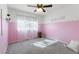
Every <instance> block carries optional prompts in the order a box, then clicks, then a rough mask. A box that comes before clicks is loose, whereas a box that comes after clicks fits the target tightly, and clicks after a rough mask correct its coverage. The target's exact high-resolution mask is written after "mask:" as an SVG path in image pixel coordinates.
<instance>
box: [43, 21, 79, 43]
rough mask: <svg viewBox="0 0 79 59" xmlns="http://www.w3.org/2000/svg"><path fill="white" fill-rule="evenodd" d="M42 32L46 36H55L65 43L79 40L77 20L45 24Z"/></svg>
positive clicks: (78, 22)
mask: <svg viewBox="0 0 79 59" xmlns="http://www.w3.org/2000/svg"><path fill="white" fill-rule="evenodd" d="M44 32H45V35H46V37H49V38H51V37H52V38H57V39H59V40H61V41H64V42H65V43H68V42H69V41H70V40H79V21H71V22H60V23H49V24H45V25H44Z"/></svg>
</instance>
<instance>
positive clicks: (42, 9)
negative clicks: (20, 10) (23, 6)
mask: <svg viewBox="0 0 79 59" xmlns="http://www.w3.org/2000/svg"><path fill="white" fill-rule="evenodd" d="M27 6H28V7H35V8H36V9H35V10H34V12H38V11H43V12H46V10H45V9H44V8H49V7H52V4H48V5H44V4H36V5H27Z"/></svg>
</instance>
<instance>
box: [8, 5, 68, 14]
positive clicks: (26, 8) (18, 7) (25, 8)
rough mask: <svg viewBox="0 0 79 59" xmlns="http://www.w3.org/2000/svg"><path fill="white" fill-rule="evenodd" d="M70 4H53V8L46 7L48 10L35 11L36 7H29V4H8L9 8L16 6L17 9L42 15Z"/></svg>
mask: <svg viewBox="0 0 79 59" xmlns="http://www.w3.org/2000/svg"><path fill="white" fill-rule="evenodd" d="M68 6H69V5H68V4H53V7H52V8H45V10H46V12H34V9H35V8H34V7H27V4H8V7H9V8H14V9H17V10H21V11H25V12H31V13H34V14H40V15H46V14H47V13H51V11H52V12H54V11H56V10H59V9H61V8H65V7H68Z"/></svg>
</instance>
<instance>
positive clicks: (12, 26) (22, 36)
mask: <svg viewBox="0 0 79 59" xmlns="http://www.w3.org/2000/svg"><path fill="white" fill-rule="evenodd" d="M36 37H37V32H30V31H28V32H27V33H25V32H18V31H17V24H16V22H15V21H11V22H9V23H8V42H9V43H14V42H17V41H22V40H28V39H33V38H36Z"/></svg>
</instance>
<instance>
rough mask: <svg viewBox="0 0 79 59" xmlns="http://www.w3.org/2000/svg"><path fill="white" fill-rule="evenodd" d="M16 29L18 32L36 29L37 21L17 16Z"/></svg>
mask: <svg viewBox="0 0 79 59" xmlns="http://www.w3.org/2000/svg"><path fill="white" fill-rule="evenodd" d="M17 30H18V32H27V31H31V32H33V31H38V22H37V21H33V20H27V19H26V18H22V17H21V18H20V17H19V18H17Z"/></svg>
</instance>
